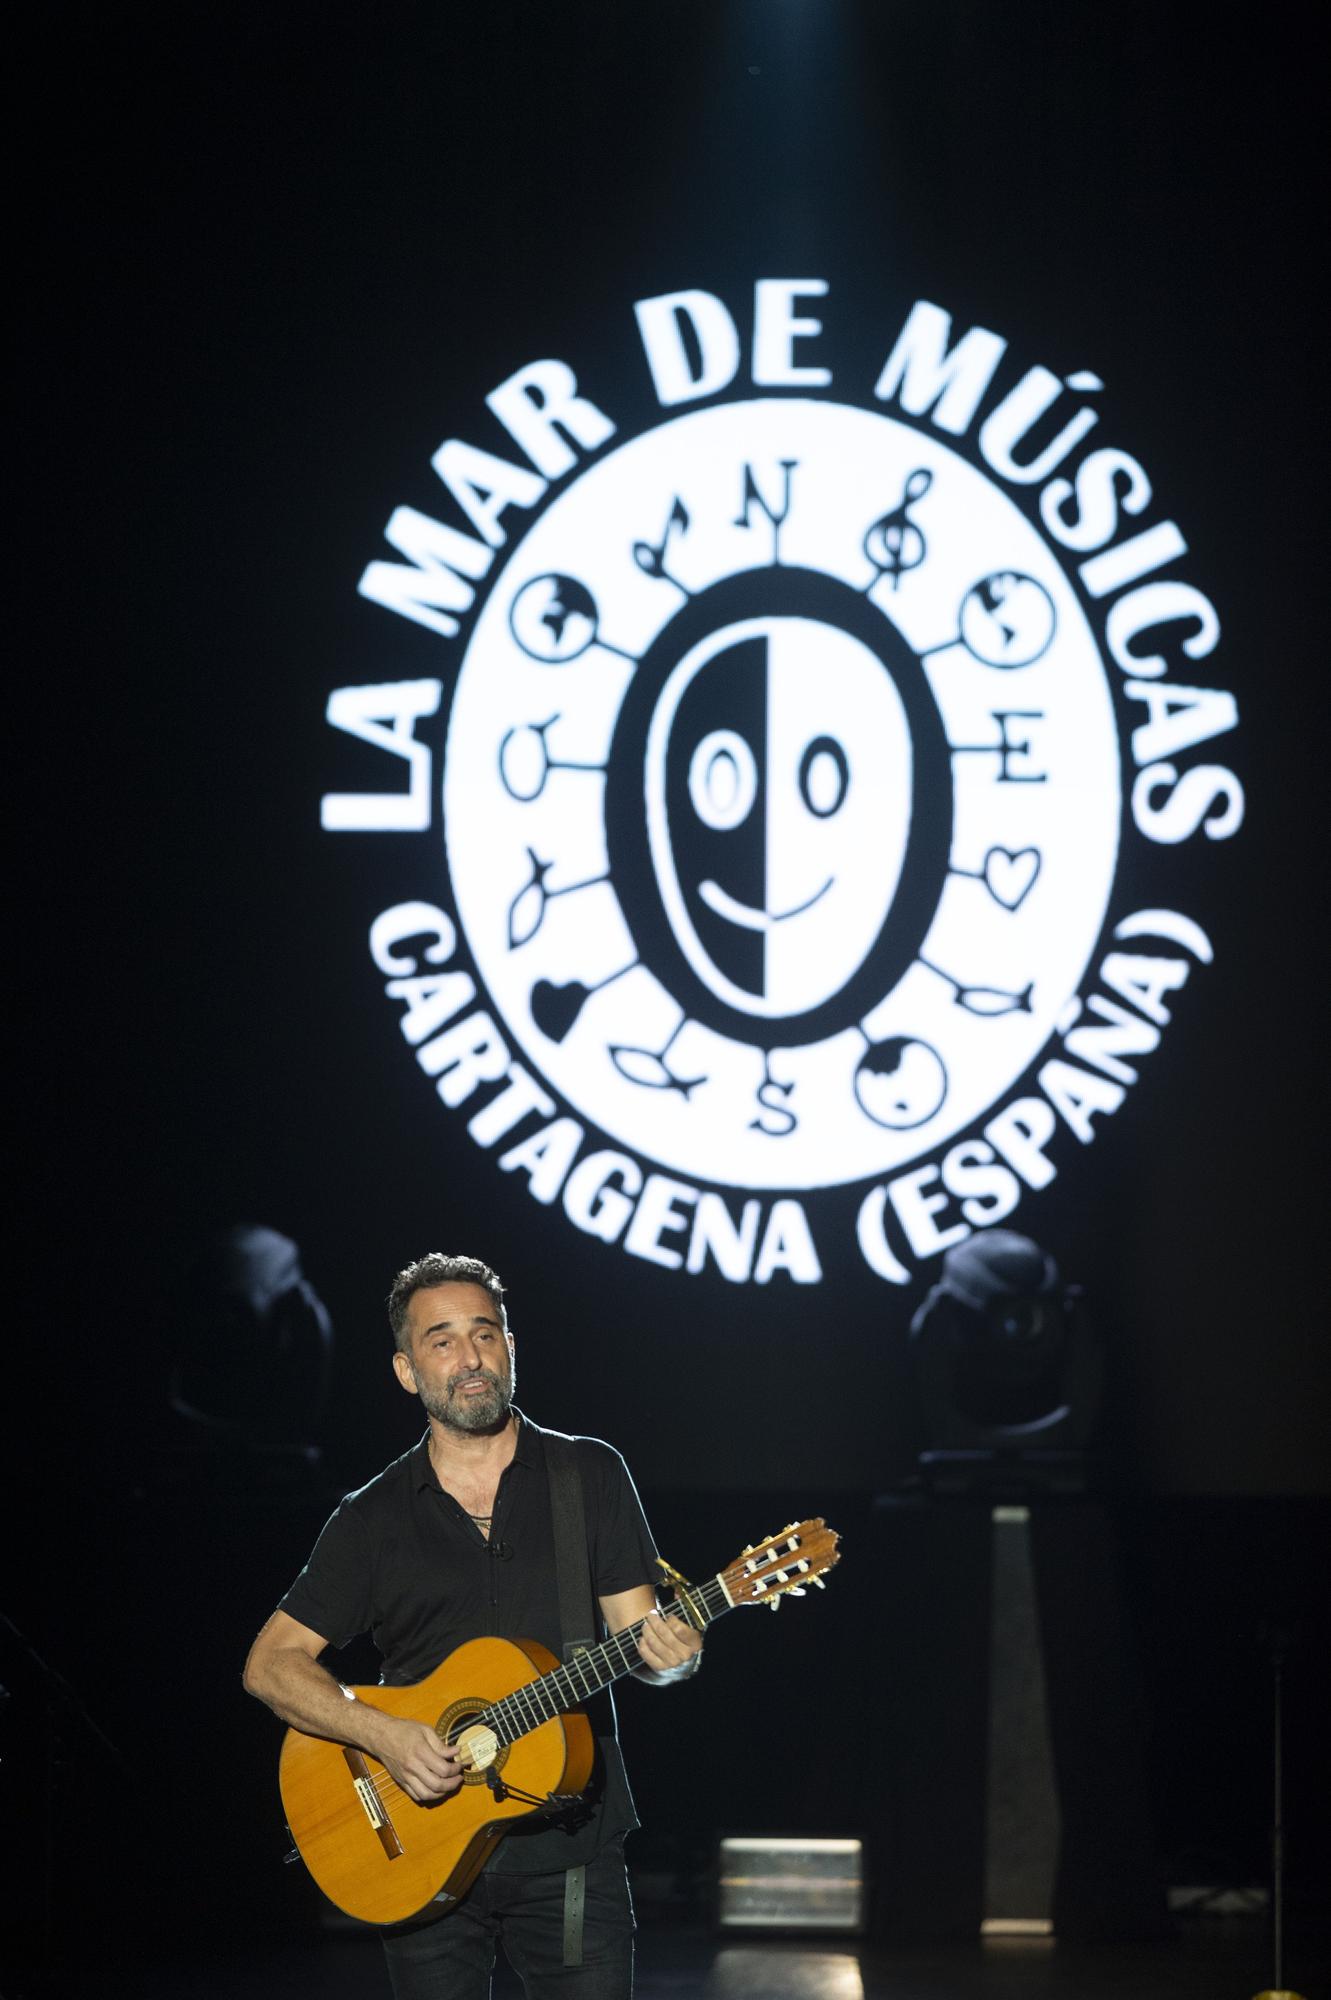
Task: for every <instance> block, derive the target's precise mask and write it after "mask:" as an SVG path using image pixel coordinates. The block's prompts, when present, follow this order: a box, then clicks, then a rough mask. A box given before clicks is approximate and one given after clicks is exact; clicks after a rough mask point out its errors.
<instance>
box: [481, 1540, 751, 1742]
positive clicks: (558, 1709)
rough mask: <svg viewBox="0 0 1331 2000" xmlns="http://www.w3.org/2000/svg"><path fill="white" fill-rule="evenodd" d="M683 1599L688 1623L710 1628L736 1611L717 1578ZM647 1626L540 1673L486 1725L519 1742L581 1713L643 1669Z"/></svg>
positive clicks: (492, 1712) (489, 1715)
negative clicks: (641, 1641) (641, 1644)
mask: <svg viewBox="0 0 1331 2000" xmlns="http://www.w3.org/2000/svg"><path fill="white" fill-rule="evenodd" d="M680 1594H681V1596H686V1597H687V1603H688V1622H689V1623H690V1624H694V1625H697V1626H705V1625H710V1624H711V1622H712V1620H713V1619H714V1618H719V1617H720V1616H721V1614H722V1613H723V1612H725V1611H729V1610H731V1609H732V1606H731V1601H730V1598H729V1596H728V1595H727V1593H726V1587H725V1585H724V1584H723V1583H722V1581H721V1579H720V1577H719V1576H714V1577H713V1578H712V1580H711V1582H710V1583H703V1584H696V1585H691V1586H690V1588H689V1590H688V1591H687V1592H686V1593H685V1592H681V1593H680ZM649 1615H650V1614H649ZM666 1615H667V1616H668V1617H679V1618H681V1619H682V1618H683V1616H684V1614H683V1613H682V1612H679V1611H675V1610H671V1611H669V1612H667V1614H666ZM646 1622H647V1620H646V1619H645V1618H640V1619H639V1620H638V1622H637V1624H636V1625H627V1626H625V1628H624V1630H623V1631H622V1632H616V1633H614V1634H613V1636H612V1637H611V1638H609V1639H603V1640H602V1641H601V1643H600V1645H599V1646H589V1647H588V1648H587V1651H586V1652H585V1653H579V1654H578V1655H577V1656H576V1658H574V1659H572V1660H570V1661H568V1662H567V1663H566V1664H565V1665H564V1666H562V1667H555V1668H554V1669H552V1671H551V1672H550V1673H548V1674H542V1675H541V1677H540V1679H539V1680H535V1681H528V1682H527V1683H526V1685H525V1686H524V1687H520V1688H514V1690H513V1692H512V1694H506V1695H505V1696H504V1698H503V1700H502V1701H497V1702H496V1703H495V1704H494V1706H493V1707H492V1708H489V1709H487V1710H486V1713H485V1716H484V1717H483V1720H484V1721H486V1722H488V1723H489V1725H490V1727H491V1729H493V1730H494V1733H495V1735H496V1736H497V1737H498V1738H499V1741H500V1743H501V1744H504V1743H516V1741H517V1739H518V1738H519V1737H520V1736H527V1735H529V1734H530V1732H531V1731H532V1730H533V1729H539V1728H540V1726H541V1724H542V1723H543V1722H549V1721H550V1719H551V1718H552V1717H553V1716H556V1715H565V1714H567V1712H568V1711H569V1709H571V1708H580V1707H581V1706H582V1704H583V1702H585V1701H586V1700H587V1699H588V1697H589V1696H591V1695H594V1694H597V1693H598V1692H599V1691H600V1689H601V1688H603V1687H609V1685H610V1683H611V1682H612V1681H617V1680H620V1679H622V1678H623V1676H624V1675H625V1674H631V1673H632V1672H633V1669H634V1668H635V1667H640V1666H642V1664H643V1658H642V1654H641V1653H640V1652H639V1651H638V1635H639V1633H640V1632H641V1631H642V1628H643V1626H644V1625H645V1624H646Z"/></svg>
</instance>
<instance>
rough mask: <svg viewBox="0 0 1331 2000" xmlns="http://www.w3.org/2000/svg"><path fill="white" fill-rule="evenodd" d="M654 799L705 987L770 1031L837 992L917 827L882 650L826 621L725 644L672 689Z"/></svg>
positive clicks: (649, 772) (691, 663)
mask: <svg viewBox="0 0 1331 2000" xmlns="http://www.w3.org/2000/svg"><path fill="white" fill-rule="evenodd" d="M866 718H867V719H868V720H867V721H866ZM643 790H644V798H645V801H646V808H647V828H648V838H649V844H650V849H651V857H652V865H653V869H654V872H655V878H656V885H657V888H658V890H659V893H660V896H661V901H662V904H663V906H664V908H665V911H666V915H667V917H668V919H669V922H670V925H671V929H672V930H673V932H674V935H675V938H676V941H677V943H678V945H679V947H680V949H681V950H682V951H683V953H684V955H685V957H686V958H687V960H688V962H689V964H690V966H691V967H692V969H693V971H694V973H695V974H696V976H697V977H698V978H699V979H700V980H701V981H702V983H703V985H704V986H706V987H707V988H708V990H709V991H710V992H711V993H712V994H713V995H714V996H715V997H716V998H717V999H718V1000H720V1001H722V1002H723V1003H724V1004H725V1005H727V1006H729V1007H733V1008H736V1009H738V1010H739V1011H740V1012H741V1013H744V1014H748V1015H751V1016H760V1017H763V1018H767V1019H774V1018H780V1017H782V1016H789V1015H794V1014H799V1013H801V1012H803V1011H805V1010H807V1009H810V1008H813V1007H816V1006H819V1005H821V1004H822V1003H823V1002H824V1001H825V1000H827V999H828V998H829V997H830V996H831V995H833V994H835V993H837V992H839V991H840V990H841V988H842V987H843V986H844V985H845V984H846V983H847V981H848V980H850V979H851V978H852V977H853V975H854V974H855V972H856V971H857V970H858V969H859V967H860V966H861V965H862V964H863V962H864V959H865V957H866V956H867V954H868V953H869V951H870V950H871V949H872V947H873V945H874V942H875V940H876V939H877V937H878V935H879V933H880V931H881V929H882V927H883V924H884V922H885V920H886V918H887V914H888V911H889V910H890V908H891V905H892V900H893V897H894V895H895V893H896V888H897V884H898V882H899V880H900V877H901V871H902V866H903V862H904V859H905V854H906V844H907V837H908V834H909V830H910V814H911V791H912V758H911V738H910V732H909V730H908V728H907V726H906V719H905V715H904V712H903V709H902V705H901V699H900V696H899V695H898V693H897V690H896V687H895V684H894V683H893V680H892V678H891V676H890V675H889V674H888V673H887V671H886V669H885V668H884V667H883V665H882V663H881V661H880V660H879V659H878V658H877V657H876V656H875V655H874V654H873V653H872V652H871V651H870V650H869V648H868V647H867V646H865V645H863V644H862V643H861V642H860V641H859V640H858V639H856V638H854V637H852V636H851V634H850V633H848V632H845V631H842V630H840V629H839V628H837V627H836V626H834V625H829V624H824V623H822V622H821V621H819V620H815V619H810V618H800V617H778V616H768V617H759V618H750V619H743V620H740V621H739V622H737V623H733V624H729V625H725V626H723V627H721V629H719V630H717V631H714V632H711V633H710V634H709V635H708V636H707V637H706V638H705V639H704V640H702V641H701V642H700V643H698V644H697V645H695V646H693V647H691V648H690V649H689V651H688V652H687V653H685V655H684V657H683V658H682V659H681V660H680V661H679V663H678V665H677V666H676V667H675V668H674V670H673V672H671V673H670V674H669V675H668V676H667V678H666V680H665V683H664V685H663V687H662V689H661V692H660V696H659V699H658V701H657V703H656V708H655V712H654V714H653V716H652V720H651V726H650V728H649V730H648V733H647V743H646V762H645V771H644V787H643Z"/></svg>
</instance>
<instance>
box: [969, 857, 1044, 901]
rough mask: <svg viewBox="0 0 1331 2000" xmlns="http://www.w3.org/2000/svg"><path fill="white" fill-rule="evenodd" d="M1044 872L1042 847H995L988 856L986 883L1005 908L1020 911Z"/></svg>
mask: <svg viewBox="0 0 1331 2000" xmlns="http://www.w3.org/2000/svg"><path fill="white" fill-rule="evenodd" d="M1039 873H1040V850H1039V848H1038V847H1019V848H1018V849H1017V850H1016V852H1015V853H1014V852H1013V851H1012V849H1011V848H1008V847H991V848H990V849H989V852H988V853H987V854H986V855H985V857H984V874H983V880H984V886H985V888H986V889H987V890H988V891H989V894H990V895H991V896H992V897H993V899H994V901H995V902H996V903H1001V904H1002V905H1003V908H1004V909H1005V910H1017V909H1020V908H1021V905H1022V904H1023V903H1024V902H1025V900H1026V898H1027V897H1028V896H1029V895H1030V893H1031V890H1032V889H1033V888H1034V887H1035V882H1036V877H1037V876H1038V875H1039Z"/></svg>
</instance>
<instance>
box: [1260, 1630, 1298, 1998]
mask: <svg viewBox="0 0 1331 2000" xmlns="http://www.w3.org/2000/svg"><path fill="white" fill-rule="evenodd" d="M1293 1636H1294V1635H1293V1634H1292V1633H1290V1632H1288V1631H1284V1630H1280V1629H1272V1630H1270V1631H1268V1633H1267V1635H1266V1638H1267V1644H1268V1645H1269V1647H1270V1650H1271V1762H1272V1768H1271V1944H1272V1955H1273V1958H1274V1961H1275V1963H1274V1967H1273V1976H1272V1980H1271V1984H1270V1985H1269V1986H1267V1987H1264V1988H1263V1990H1262V1991H1261V1992H1260V1993H1259V1994H1257V1995H1256V2000H1303V1995H1302V1994H1300V1993H1296V1992H1295V1991H1294V1990H1293V1988H1292V1987H1288V1986H1286V1984H1285V1799H1284V1751H1283V1744H1282V1740H1281V1706H1282V1697H1283V1694H1284V1682H1285V1656H1286V1654H1287V1653H1288V1652H1289V1649H1290V1646H1291V1645H1292V1644H1293Z"/></svg>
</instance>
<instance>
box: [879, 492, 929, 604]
mask: <svg viewBox="0 0 1331 2000" xmlns="http://www.w3.org/2000/svg"><path fill="white" fill-rule="evenodd" d="M933 483H934V476H933V474H932V472H930V471H929V469H928V467H927V466H924V465H921V466H919V467H917V469H916V470H915V471H914V472H912V473H911V475H910V477H909V479H908V480H907V481H906V490H905V492H904V493H903V494H902V496H901V504H900V506H899V507H893V508H892V509H891V510H890V512H888V513H886V514H884V515H883V516H882V517H881V519H879V520H877V521H875V522H874V524H873V526H872V527H871V528H870V529H869V531H868V533H867V534H866V535H865V537H864V553H865V555H866V556H868V558H869V561H870V562H871V563H872V564H873V566H874V568H875V569H876V570H877V572H878V576H890V577H891V579H892V588H893V590H895V589H896V587H897V585H898V584H899V583H900V581H901V578H902V576H903V575H904V574H905V572H906V571H907V570H908V569H918V567H919V565H920V564H921V563H922V562H923V561H924V557H925V550H926V546H927V545H926V543H925V539H924V536H923V534H922V533H921V532H920V530H919V529H918V528H917V527H916V525H915V523H914V521H912V520H911V518H910V510H911V508H912V507H913V506H915V505H916V503H917V502H918V501H920V500H923V498H924V496H925V494H926V493H927V492H928V491H929V488H930V487H931V486H932V485H933ZM878 576H876V577H875V578H874V583H877V581H878ZM869 588H870V589H871V590H872V588H873V584H870V586H869Z"/></svg>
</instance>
